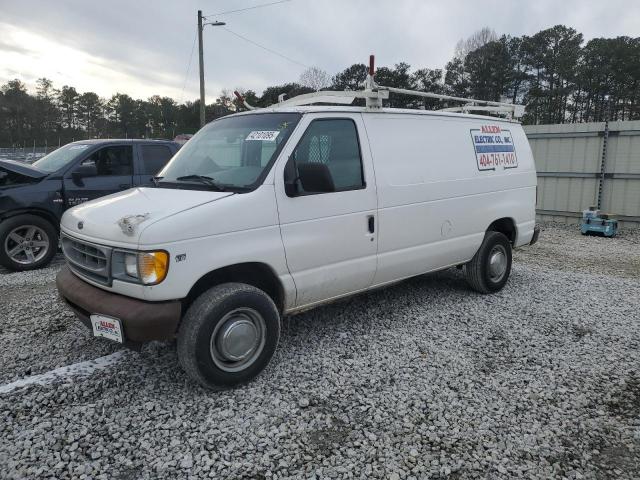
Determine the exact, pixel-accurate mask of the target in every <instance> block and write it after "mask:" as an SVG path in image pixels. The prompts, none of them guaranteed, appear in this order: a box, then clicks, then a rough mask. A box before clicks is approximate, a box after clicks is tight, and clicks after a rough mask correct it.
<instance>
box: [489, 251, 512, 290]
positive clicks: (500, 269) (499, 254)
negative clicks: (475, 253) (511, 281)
mask: <svg viewBox="0 0 640 480" xmlns="http://www.w3.org/2000/svg"><path fill="white" fill-rule="evenodd" d="M507 258H508V257H507V250H506V249H505V248H504V246H502V245H496V246H495V247H493V248H492V249H491V252H490V253H489V278H490V279H491V281H492V282H495V283H497V282H499V281H500V280H502V279H503V278H504V276H505V274H506V273H507V263H508V261H507Z"/></svg>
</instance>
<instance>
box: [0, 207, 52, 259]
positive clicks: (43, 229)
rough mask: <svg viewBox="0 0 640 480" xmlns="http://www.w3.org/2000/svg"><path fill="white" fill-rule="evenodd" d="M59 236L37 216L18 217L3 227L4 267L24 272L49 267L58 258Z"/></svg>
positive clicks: (1, 250)
mask: <svg viewBox="0 0 640 480" xmlns="http://www.w3.org/2000/svg"><path fill="white" fill-rule="evenodd" d="M57 248H58V233H57V232H56V229H55V228H54V226H53V225H51V223H49V222H48V221H47V220H45V219H44V218H42V217H38V216H36V215H17V216H15V217H10V218H8V219H6V220H5V221H3V222H2V223H0V264H2V265H3V266H5V267H6V268H8V269H9V270H13V271H14V272H21V271H24V270H35V269H36V268H41V267H44V266H45V265H47V264H48V263H49V262H50V261H51V259H52V258H53V257H54V255H55V254H56V251H57Z"/></svg>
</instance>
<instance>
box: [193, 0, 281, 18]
mask: <svg viewBox="0 0 640 480" xmlns="http://www.w3.org/2000/svg"><path fill="white" fill-rule="evenodd" d="M291 1H292V0H279V1H278V2H271V3H262V4H260V5H254V6H253V7H247V8H239V9H237V10H227V11H226V12H218V13H211V14H209V15H205V16H206V17H215V16H218V15H227V14H229V13H238V12H246V11H247V10H254V9H256V8H262V7H270V6H271V5H278V4H279V3H286V2H291Z"/></svg>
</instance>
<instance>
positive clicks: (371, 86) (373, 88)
mask: <svg viewBox="0 0 640 480" xmlns="http://www.w3.org/2000/svg"><path fill="white" fill-rule="evenodd" d="M375 74H376V57H375V55H369V72H368V73H367V78H366V80H365V81H364V91H365V92H367V93H372V94H373V93H377V91H378V85H377V84H376V81H375V79H374V77H375ZM365 102H366V105H367V108H372V109H377V108H382V97H380V96H378V95H367V96H366V97H365Z"/></svg>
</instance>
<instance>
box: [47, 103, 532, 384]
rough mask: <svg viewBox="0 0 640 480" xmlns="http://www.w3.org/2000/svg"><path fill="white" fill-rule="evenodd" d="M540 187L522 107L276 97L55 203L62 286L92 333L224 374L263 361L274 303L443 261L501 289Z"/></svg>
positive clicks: (486, 288) (253, 369)
mask: <svg viewBox="0 0 640 480" xmlns="http://www.w3.org/2000/svg"><path fill="white" fill-rule="evenodd" d="M304 101H307V100H304ZM300 103H304V102H302V101H300ZM535 201H536V172H535V166H534V161H533V158H532V154H531V149H530V148H529V144H528V142H527V138H526V137H525V134H524V132H523V130H522V128H521V126H520V125H519V124H518V123H517V122H513V121H509V120H505V119H499V118H493V117H488V116H476V115H468V114H460V113H449V112H442V111H435V112H434V111H418V110H397V109H382V108H379V106H375V105H374V106H373V107H372V106H371V105H369V106H367V107H344V106H337V107H335V106H334V107H320V106H305V105H303V106H290V105H287V102H283V105H280V106H276V107H274V108H268V109H261V110H254V111H249V112H244V113H240V114H236V115H231V116H228V117H224V118H221V119H219V120H216V121H214V122H212V123H210V124H208V125H207V126H206V127H204V128H203V129H202V130H201V131H200V132H198V133H197V134H196V135H195V136H194V137H193V138H192V139H191V140H189V141H188V142H187V143H186V145H185V146H184V147H183V148H182V149H181V150H180V151H179V152H178V153H177V154H176V156H175V157H174V158H173V159H172V160H171V162H170V163H169V164H168V165H167V166H166V167H165V168H164V169H163V170H162V172H161V173H160V174H159V176H158V179H157V185H156V187H140V188H134V189H130V190H128V191H125V192H121V193H118V194H114V195H110V196H107V197H103V198H101V199H98V200H95V201H92V202H88V203H85V204H82V205H79V206H77V207H75V208H73V209H71V210H69V211H67V212H66V213H65V215H64V217H63V219H62V225H61V231H62V246H63V251H64V253H65V256H66V259H67V266H65V267H64V268H63V269H62V270H61V272H60V273H59V275H58V278H57V285H58V289H59V291H60V293H61V295H62V297H63V298H64V299H65V300H66V301H67V302H68V304H69V305H70V306H71V307H72V308H73V310H74V311H75V312H76V313H77V315H78V317H79V318H80V319H81V320H82V321H83V322H84V323H85V324H86V325H87V326H88V327H90V328H91V329H92V331H93V333H94V335H96V336H102V337H106V338H109V339H112V340H115V341H118V342H122V343H125V344H127V345H132V346H133V345H137V344H140V343H141V342H146V341H150V340H167V339H174V338H176V339H177V348H178V355H179V360H180V363H181V365H182V366H183V367H184V369H185V371H186V372H187V373H188V374H189V375H190V376H191V377H192V378H194V379H195V380H197V381H198V382H200V383H201V384H202V385H204V386H206V387H210V388H221V387H229V386H233V385H237V384H239V383H242V382H246V381H248V380H250V379H251V378H253V377H254V376H256V375H257V374H258V373H259V372H260V371H261V370H262V369H263V368H264V367H265V366H266V365H267V363H268V362H269V360H270V358H271V357H272V355H273V353H274V351H275V349H276V345H277V343H278V337H279V334H280V319H281V317H282V316H283V315H289V314H293V313H296V312H299V311H301V310H303V309H308V308H310V307H313V306H316V305H319V304H322V303H325V302H329V301H332V300H336V299H338V298H342V297H346V296H348V295H353V294H356V293H359V292H363V291H366V290H369V289H372V288H377V287H380V286H383V285H387V284H390V283H393V282H397V281H399V280H402V279H405V278H408V277H412V276H415V275H420V274H423V273H427V272H433V271H436V270H441V269H445V268H448V267H452V266H464V271H465V272H466V277H467V279H468V281H469V284H470V285H471V287H472V288H473V289H474V290H476V291H478V292H481V293H491V292H495V291H498V290H500V289H501V288H502V287H503V286H504V285H505V283H506V282H507V279H508V277H509V273H510V270H511V251H512V248H515V247H521V246H524V245H528V244H530V243H533V242H535V241H536V239H537V235H538V230H537V227H536V226H535Z"/></svg>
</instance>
